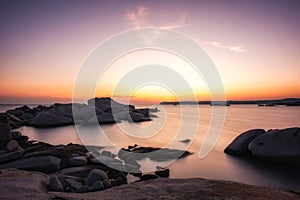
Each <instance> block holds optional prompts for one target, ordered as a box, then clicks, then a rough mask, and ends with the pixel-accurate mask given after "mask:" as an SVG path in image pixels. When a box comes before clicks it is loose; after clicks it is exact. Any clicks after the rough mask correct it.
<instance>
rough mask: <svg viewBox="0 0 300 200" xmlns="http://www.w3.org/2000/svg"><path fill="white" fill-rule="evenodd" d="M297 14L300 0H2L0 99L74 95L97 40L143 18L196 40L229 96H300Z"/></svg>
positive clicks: (54, 98) (48, 98)
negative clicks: (80, 73) (75, 86)
mask: <svg viewBox="0 0 300 200" xmlns="http://www.w3.org/2000/svg"><path fill="white" fill-rule="evenodd" d="M299 19H300V2H299V1H297V0H282V1H271V0H269V1H268V0H267V1H258V0H257V1H256V0H255V1H247V2H246V1H237V0H235V1H221V0H217V1H192V0H190V1H171V0H167V1H121V2H120V1H115V0H110V1H109V0H102V1H68V0H67V1H55V0H54V1H33V0H29V1H15V0H11V1H1V2H0V25H1V32H0V44H1V46H0V70H1V73H0V91H1V93H0V103H30V102H31V103H51V102H55V101H70V100H71V97H72V92H73V85H74V82H75V80H76V76H77V74H78V72H79V70H80V66H81V64H82V62H83V61H84V59H85V58H86V57H87V56H88V54H89V52H90V51H91V50H92V49H93V48H94V47H96V46H97V45H98V44H99V43H101V42H102V41H104V40H105V39H107V38H108V37H110V36H112V35H115V34H118V33H120V32H122V31H126V30H130V29H133V28H142V27H146V26H155V27H161V28H164V29H174V30H177V31H180V32H182V33H184V34H186V35H187V36H189V37H191V38H193V39H194V40H195V41H197V42H198V43H199V45H201V46H202V47H203V48H204V49H205V51H206V52H207V53H208V55H209V56H210V57H211V59H212V60H213V62H214V63H215V65H216V67H217V69H218V71H219V73H220V76H221V78H222V80H223V84H224V87H225V90H226V94H227V98H228V99H232V100H238V99H271V98H285V97H300V81H299V77H300V59H299V53H300V39H299V35H300V21H299ZM125 67H126V66H125ZM141 93H143V92H141ZM99 95H103V96H107V95H110V91H107V90H105V93H100V94H99ZM150 96H151V94H149V96H148V97H147V95H146V96H143V97H141V99H143V98H144V99H147V98H148V99H150ZM83 98H84V97H83ZM199 98H200V99H199V100H206V99H207V98H209V97H208V96H206V95H204V96H203V97H199ZM187 100H188V99H187Z"/></svg>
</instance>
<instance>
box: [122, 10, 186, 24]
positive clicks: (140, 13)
mask: <svg viewBox="0 0 300 200" xmlns="http://www.w3.org/2000/svg"><path fill="white" fill-rule="evenodd" d="M150 14H151V12H150V9H149V8H148V7H146V6H144V5H140V6H138V7H137V8H136V9H135V10H134V11H130V12H128V13H127V14H126V20H127V21H128V22H129V25H130V26H132V27H133V28H142V27H153V26H154V25H153V24H150V23H148V22H147V20H146V18H147V16H148V15H150ZM186 21H187V12H186V11H184V12H182V13H181V15H180V17H179V20H178V21H176V22H174V23H170V24H166V25H162V26H158V27H159V28H161V29H178V28H185V27H188V26H190V25H191V24H188V23H187V22H186ZM156 27H157V26H156Z"/></svg>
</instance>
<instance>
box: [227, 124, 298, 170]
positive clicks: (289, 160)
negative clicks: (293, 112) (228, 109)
mask: <svg viewBox="0 0 300 200" xmlns="http://www.w3.org/2000/svg"><path fill="white" fill-rule="evenodd" d="M224 152H225V153H228V154H231V155H238V156H241V155H245V154H250V155H251V156H252V157H253V158H254V159H259V160H264V161H272V162H277V163H285V164H291V165H300V128H297V127H294V128H287V129H280V130H269V131H267V132H266V131H264V130H262V129H254V130H250V131H246V132H244V133H242V134H241V135H239V136H238V137H236V138H235V139H234V140H233V142H232V143H231V144H229V145H228V146H227V147H226V149H225V150H224Z"/></svg>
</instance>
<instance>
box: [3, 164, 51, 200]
mask: <svg viewBox="0 0 300 200" xmlns="http://www.w3.org/2000/svg"><path fill="white" fill-rule="evenodd" d="M0 172H1V173H0V199H3V200H6V199H7V200H10V199H11V200H13V199H22V200H23V199H28V200H30V199H50V196H49V194H48V191H49V190H48V188H47V185H48V176H47V175H46V174H43V173H39V172H27V171H21V170H17V169H2V170H1V171H0Z"/></svg>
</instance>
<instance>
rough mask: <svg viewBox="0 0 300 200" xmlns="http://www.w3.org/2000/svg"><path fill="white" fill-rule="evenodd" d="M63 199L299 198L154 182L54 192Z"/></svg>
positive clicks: (189, 182)
mask: <svg viewBox="0 0 300 200" xmlns="http://www.w3.org/2000/svg"><path fill="white" fill-rule="evenodd" d="M50 194H52V195H54V196H55V197H56V198H62V199H72V200H76V199H86V200H92V199H121V200H122V199H124V200H125V199H126V200H127V199H227V200H229V199H255V200H256V199H261V200H269V199H274V200H275V199H276V200H277V199H285V200H296V199H299V198H300V197H299V196H297V195H295V194H292V193H289V192H286V191H282V190H277V189H272V188H267V187H258V186H251V185H245V184H240V183H235V182H229V181H215V180H207V179H201V178H193V179H154V180H148V181H145V182H138V183H132V184H127V185H122V186H119V187H113V188H110V189H107V190H103V191H101V192H91V193H84V194H71V193H58V192H51V193H50Z"/></svg>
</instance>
